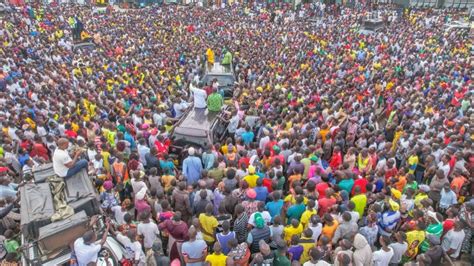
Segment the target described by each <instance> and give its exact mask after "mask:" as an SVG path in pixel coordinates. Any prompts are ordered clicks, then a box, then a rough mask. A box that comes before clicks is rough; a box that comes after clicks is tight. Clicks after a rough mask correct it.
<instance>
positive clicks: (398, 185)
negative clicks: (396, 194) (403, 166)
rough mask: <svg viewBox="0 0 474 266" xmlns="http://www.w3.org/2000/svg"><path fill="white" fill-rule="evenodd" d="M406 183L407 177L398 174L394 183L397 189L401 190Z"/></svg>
mask: <svg viewBox="0 0 474 266" xmlns="http://www.w3.org/2000/svg"><path fill="white" fill-rule="evenodd" d="M406 184H407V177H406V176H402V175H401V176H398V181H397V182H395V184H394V185H395V188H396V189H397V190H398V191H400V192H402V191H403V188H404V187H405V185H406Z"/></svg>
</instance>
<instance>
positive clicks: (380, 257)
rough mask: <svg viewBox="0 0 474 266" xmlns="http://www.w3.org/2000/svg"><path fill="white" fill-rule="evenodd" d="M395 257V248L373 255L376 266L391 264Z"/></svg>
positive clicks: (376, 252)
mask: <svg viewBox="0 0 474 266" xmlns="http://www.w3.org/2000/svg"><path fill="white" fill-rule="evenodd" d="M392 256H393V248H391V247H389V251H385V250H383V249H380V250H377V251H375V252H374V253H373V256H372V258H373V260H374V266H386V265H388V264H389V263H390V260H391V259H392Z"/></svg>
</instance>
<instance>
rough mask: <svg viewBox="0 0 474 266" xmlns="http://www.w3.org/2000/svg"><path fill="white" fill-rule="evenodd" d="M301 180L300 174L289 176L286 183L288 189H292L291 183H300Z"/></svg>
mask: <svg viewBox="0 0 474 266" xmlns="http://www.w3.org/2000/svg"><path fill="white" fill-rule="evenodd" d="M300 180H301V175H300V174H296V175H290V177H288V182H290V187H293V186H292V185H293V182H295V181H300Z"/></svg>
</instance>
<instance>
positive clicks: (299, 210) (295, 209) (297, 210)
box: [286, 203, 306, 224]
mask: <svg viewBox="0 0 474 266" xmlns="http://www.w3.org/2000/svg"><path fill="white" fill-rule="evenodd" d="M305 210H306V207H305V206H304V204H303V203H301V204H296V205H293V206H291V207H290V208H288V211H287V212H286V217H288V220H287V224H290V223H291V220H292V219H296V220H298V221H299V220H301V215H303V212H304V211H305Z"/></svg>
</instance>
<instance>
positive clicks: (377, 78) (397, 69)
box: [0, 5, 474, 266]
mask: <svg viewBox="0 0 474 266" xmlns="http://www.w3.org/2000/svg"><path fill="white" fill-rule="evenodd" d="M380 9H381V11H382V12H381V14H382V15H383V16H387V17H388V16H389V18H390V19H384V20H383V21H384V23H385V28H384V29H382V30H381V31H377V32H373V33H370V34H361V33H360V31H359V29H360V25H361V23H362V21H363V20H364V18H366V16H367V14H368V13H367V12H368V11H367V9H366V8H364V7H362V6H359V7H358V8H356V9H348V8H342V7H341V8H338V9H334V8H332V7H331V6H324V5H318V8H317V9H304V10H303V11H298V12H294V11H292V10H291V9H290V8H286V7H277V6H272V7H268V8H263V7H258V6H252V7H245V6H239V5H236V6H233V7H226V8H224V9H218V8H203V7H195V6H186V7H184V6H163V7H152V8H145V9H138V10H133V9H130V10H114V9H108V11H107V13H105V14H98V13H96V12H94V11H93V10H92V9H91V8H90V7H81V6H72V5H60V6H56V7H46V6H25V7H24V8H21V9H20V10H18V11H17V12H12V13H10V14H7V15H5V16H3V17H1V18H0V25H1V26H0V39H1V43H0V55H1V56H0V63H1V65H2V69H0V126H1V128H2V131H1V132H0V136H1V137H0V144H1V145H0V158H1V159H0V166H1V167H0V207H1V209H0V217H1V218H2V220H1V223H0V235H1V236H0V241H1V242H0V247H2V248H0V260H2V261H3V262H2V265H3V263H10V264H8V265H15V264H16V263H18V261H19V258H20V255H21V244H20V240H19V232H20V228H19V220H20V217H19V214H18V212H17V209H18V207H21V206H18V202H19V201H18V200H19V198H20V197H21V196H22V195H20V194H19V193H18V186H21V185H23V184H25V183H27V182H33V181H32V179H31V173H32V171H34V169H35V167H38V166H41V165H43V164H45V163H52V164H53V167H54V172H55V173H56V175H58V176H59V177H61V178H66V179H67V178H70V177H71V176H74V175H75V174H77V173H78V172H80V171H82V169H87V171H88V173H89V174H90V176H91V178H92V179H93V181H94V184H95V185H96V186H97V189H98V191H99V193H100V201H101V208H102V210H103V213H104V214H105V215H108V216H109V217H110V220H108V222H107V226H106V227H107V228H106V230H108V232H109V234H110V235H113V236H114V237H115V238H116V239H117V240H118V241H119V242H121V243H122V244H123V245H124V246H125V250H126V254H125V259H124V260H123V261H122V265H189V266H191V265H192V266H200V265H211V266H218V265H275V266H282V265H304V266H311V265H318V266H323V265H356V266H359V265H360V266H362V265H363V266H366V265H377V266H378V265H402V264H405V265H430V264H431V265H442V264H444V263H451V262H452V261H455V260H458V259H460V258H461V256H463V254H467V256H468V257H469V256H472V255H471V254H472V247H471V243H472V228H473V226H474V216H473V215H472V212H473V210H474V199H473V198H472V195H473V188H474V187H473V186H472V173H473V169H474V168H473V167H474V154H473V145H472V141H473V138H474V127H473V126H472V125H473V122H474V121H473V120H474V112H473V109H472V108H471V107H472V99H473V96H472V91H473V89H474V84H473V78H474V76H473V72H472V69H473V67H474V61H473V60H472V49H473V48H472V45H473V42H472V38H468V37H467V36H466V35H465V34H464V33H463V32H461V31H457V30H450V31H447V30H446V27H445V26H444V25H445V24H446V23H449V22H450V21H454V20H458V19H462V15H460V14H461V13H459V12H457V11H447V10H438V11H434V10H432V9H425V10H408V9H407V10H404V11H401V12H398V14H397V15H395V14H396V13H395V12H392V10H391V9H390V7H380ZM77 21H80V23H81V24H82V25H83V27H84V29H85V31H86V32H87V34H88V36H90V38H91V39H92V41H93V42H94V44H95V48H93V49H83V50H81V49H73V47H74V45H75V43H74V42H73V39H72V30H71V29H72V26H73V24H74V23H77ZM220 60H223V61H224V63H226V64H228V63H229V62H231V63H232V64H229V65H230V67H231V68H232V70H233V72H234V73H235V77H236V84H235V86H234V89H233V90H234V96H233V97H232V98H230V99H222V95H221V94H220V91H219V84H218V81H212V82H211V83H209V84H203V83H201V82H200V80H201V78H202V76H203V66H204V65H205V64H209V63H211V64H212V63H213V62H218V61H220ZM224 103H225V104H226V105H228V106H229V107H228V108H229V109H228V110H229V111H227V112H228V113H227V114H226V115H227V117H228V119H224V118H223V119H222V123H226V125H227V128H226V133H227V134H228V138H227V139H226V140H225V141H224V142H222V143H207V145H205V146H204V147H189V148H187V149H186V152H185V155H184V156H182V155H179V156H177V155H176V154H173V153H172V152H171V150H170V147H171V146H172V145H173V138H171V137H170V133H171V132H172V130H173V126H174V125H175V123H176V122H177V121H178V120H179V119H180V118H181V117H182V116H183V115H185V114H186V111H187V110H189V109H191V108H201V109H203V108H208V109H209V111H210V112H219V110H221V108H223V104H224ZM176 158H179V159H176ZM181 158H182V159H181ZM104 242H105V238H103V239H102V240H99V241H97V236H96V235H95V233H94V232H93V231H90V232H88V233H86V234H84V235H83V236H82V237H80V238H79V239H77V240H76V241H75V242H74V243H72V246H73V247H74V252H73V257H72V260H71V264H72V265H81V266H82V265H94V264H95V263H96V260H97V255H98V252H99V250H100V248H101V245H102V244H103V243H104ZM2 243H3V245H1V244H2ZM468 260H471V261H472V257H471V258H470V259H468ZM124 263H125V264H124ZM127 263H128V264H127Z"/></svg>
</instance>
